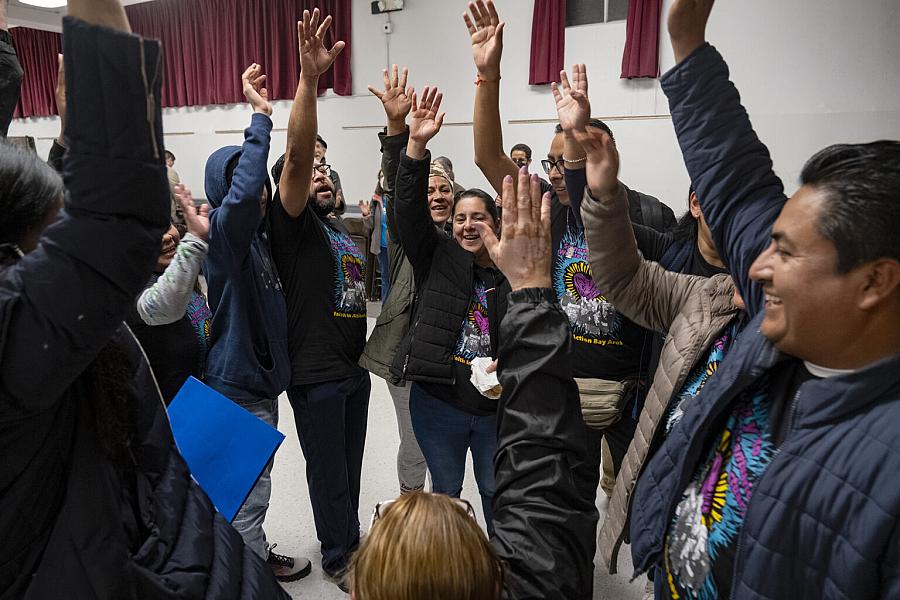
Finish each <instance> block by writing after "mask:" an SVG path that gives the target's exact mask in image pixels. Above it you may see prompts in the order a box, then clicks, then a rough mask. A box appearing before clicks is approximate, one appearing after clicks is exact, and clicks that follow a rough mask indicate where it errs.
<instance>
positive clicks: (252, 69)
mask: <svg viewBox="0 0 900 600" xmlns="http://www.w3.org/2000/svg"><path fill="white" fill-rule="evenodd" d="M265 82H266V75H265V74H264V73H263V72H262V67H261V66H259V65H258V64H256V63H253V64H252V65H250V66H249V67H247V69H246V70H245V71H244V73H243V74H242V75H241V86H242V88H243V91H244V97H245V98H246V99H247V102H249V103H250V106H252V107H253V110H254V111H255V112H259V113H263V114H266V115H269V116H271V115H272V104H271V103H270V102H269V92H268V90H266V88H265V87H263V85H264V84H265Z"/></svg>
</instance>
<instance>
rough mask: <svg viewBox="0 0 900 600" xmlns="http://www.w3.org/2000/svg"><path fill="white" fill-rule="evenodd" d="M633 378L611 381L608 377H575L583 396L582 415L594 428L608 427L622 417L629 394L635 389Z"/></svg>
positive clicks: (580, 393)
mask: <svg viewBox="0 0 900 600" xmlns="http://www.w3.org/2000/svg"><path fill="white" fill-rule="evenodd" d="M635 383H637V382H636V381H635V380H633V379H626V380H625V381H610V380H608V379H580V378H578V377H576V378H575V384H576V385H577V386H578V395H579V396H580V398H581V417H582V419H584V423H585V425H587V426H588V427H590V428H592V429H606V428H608V427H609V426H611V425H613V424H615V423H616V422H617V421H618V420H619V419H621V418H622V408H623V407H624V406H625V402H626V401H627V400H628V394H629V393H630V392H631V391H632V390H634V386H635Z"/></svg>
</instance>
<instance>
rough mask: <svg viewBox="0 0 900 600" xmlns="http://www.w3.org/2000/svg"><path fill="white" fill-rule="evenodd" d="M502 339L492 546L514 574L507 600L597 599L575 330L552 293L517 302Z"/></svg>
mask: <svg viewBox="0 0 900 600" xmlns="http://www.w3.org/2000/svg"><path fill="white" fill-rule="evenodd" d="M500 329H501V331H500V338H501V339H500V354H499V358H498V373H499V377H500V383H501V385H502V386H503V396H502V397H501V398H500V405H499V408H498V410H497V455H496V457H495V459H494V470H495V472H496V479H497V489H496V491H495V492H494V536H493V537H492V538H491V545H492V546H493V547H494V549H495V550H496V551H497V554H498V555H499V556H500V558H501V559H502V560H503V561H504V562H505V563H506V564H507V565H508V570H507V572H506V581H505V585H504V588H505V595H504V597H505V598H508V599H510V600H524V599H525V598H529V599H533V598H566V599H567V600H583V599H588V598H591V597H592V592H593V584H594V532H595V531H596V530H597V519H598V513H597V508H596V507H595V506H594V501H593V496H592V495H590V496H585V495H584V494H582V493H581V492H580V490H582V489H584V486H585V484H586V483H587V482H589V481H593V482H594V485H596V479H595V478H592V477H593V476H592V475H591V474H590V469H589V468H586V466H588V465H589V464H590V461H589V456H588V444H587V442H586V437H589V436H591V435H592V433H591V431H592V430H590V429H588V428H587V427H585V426H584V422H583V421H582V418H581V406H580V404H579V401H578V388H577V387H576V386H575V380H574V379H573V378H572V361H571V358H570V356H569V352H570V347H571V335H570V333H569V322H568V319H567V318H566V316H565V314H564V313H563V312H562V310H561V309H560V308H559V304H558V303H557V300H556V294H555V293H554V292H553V290H551V289H543V290H541V289H533V288H531V289H524V290H518V291H515V292H511V293H510V294H509V311H508V313H507V315H506V318H505V319H504V320H503V324H502V325H501V328H500Z"/></svg>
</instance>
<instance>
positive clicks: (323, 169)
mask: <svg viewBox="0 0 900 600" xmlns="http://www.w3.org/2000/svg"><path fill="white" fill-rule="evenodd" d="M313 169H315V170H316V171H318V172H319V173H321V174H322V175H324V176H325V177H329V176H331V165H329V164H327V163H319V164H317V165H315V166H314V167H313Z"/></svg>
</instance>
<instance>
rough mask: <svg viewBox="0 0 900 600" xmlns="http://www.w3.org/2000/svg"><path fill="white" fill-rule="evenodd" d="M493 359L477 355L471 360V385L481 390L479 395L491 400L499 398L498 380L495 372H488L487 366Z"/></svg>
mask: <svg viewBox="0 0 900 600" xmlns="http://www.w3.org/2000/svg"><path fill="white" fill-rule="evenodd" d="M493 362H494V359H492V358H490V357H488V356H479V357H477V358H475V359H474V360H472V365H471V366H472V377H471V381H472V385H474V386H475V389H476V390H478V391H479V392H481V395H482V396H484V397H485V398H490V399H491V400H497V399H499V398H500V392H501V388H500V380H498V379H497V372H496V371H494V372H493V373H488V372H487V370H486V369H487V368H488V367H489V366H491V363H493Z"/></svg>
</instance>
